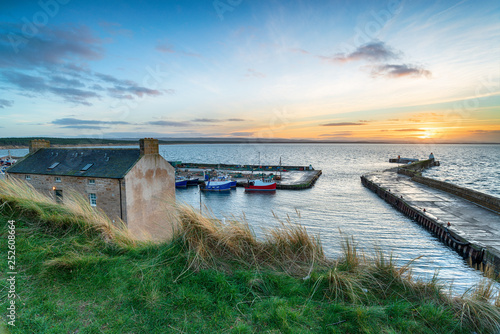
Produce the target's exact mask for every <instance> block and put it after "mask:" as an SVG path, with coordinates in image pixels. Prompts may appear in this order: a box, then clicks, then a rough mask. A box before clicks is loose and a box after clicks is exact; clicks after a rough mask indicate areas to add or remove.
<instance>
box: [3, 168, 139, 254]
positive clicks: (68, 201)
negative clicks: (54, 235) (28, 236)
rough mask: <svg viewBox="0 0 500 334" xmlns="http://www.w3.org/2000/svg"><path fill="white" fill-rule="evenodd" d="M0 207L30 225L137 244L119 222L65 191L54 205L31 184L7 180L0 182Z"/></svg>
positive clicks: (124, 244)
mask: <svg viewBox="0 0 500 334" xmlns="http://www.w3.org/2000/svg"><path fill="white" fill-rule="evenodd" d="M0 206H1V207H2V208H1V209H4V210H5V209H7V208H10V209H11V211H16V212H19V213H21V214H22V215H24V216H26V217H28V218H30V222H31V224H33V225H39V226H44V227H46V228H53V229H60V230H66V229H77V230H79V231H81V232H83V233H88V234H97V235H100V236H102V237H103V238H104V240H106V241H113V242H114V243H115V244H116V245H118V246H121V247H133V246H135V245H136V244H137V241H136V240H135V239H134V238H133V237H132V236H131V235H130V233H129V231H128V230H127V228H126V226H125V224H124V223H123V222H122V221H115V222H114V223H113V222H112V221H111V220H110V219H109V218H108V216H107V215H106V214H105V213H104V212H102V211H100V210H96V209H95V208H93V207H92V206H90V203H89V202H88V200H87V199H86V198H84V197H83V196H82V195H81V194H80V193H78V192H76V191H71V190H68V191H66V192H65V196H64V204H57V203H55V199H54V198H53V197H51V196H50V195H48V194H42V193H40V192H39V191H37V190H36V189H34V188H33V186H31V185H30V184H28V183H26V182H23V181H20V180H17V179H14V178H9V179H7V180H0Z"/></svg>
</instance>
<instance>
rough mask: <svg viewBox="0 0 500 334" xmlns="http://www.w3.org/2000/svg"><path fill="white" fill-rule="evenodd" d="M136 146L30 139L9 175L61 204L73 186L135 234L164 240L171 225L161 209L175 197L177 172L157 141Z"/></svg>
mask: <svg viewBox="0 0 500 334" xmlns="http://www.w3.org/2000/svg"><path fill="white" fill-rule="evenodd" d="M139 144H140V145H139V146H140V148H139V149H129V148H51V147H50V143H49V141H46V140H34V141H32V142H31V143H30V148H29V154H28V155H27V156H26V157H25V158H24V159H22V160H21V161H19V162H18V163H16V164H15V165H14V166H12V167H10V168H9V169H8V170H7V176H8V177H9V178H10V177H12V178H17V179H20V180H24V181H26V182H28V183H30V184H31V185H32V186H33V187H34V188H35V189H37V190H38V191H40V192H42V193H49V194H50V193H51V194H52V195H53V196H54V198H55V199H56V200H57V201H60V202H64V196H65V194H67V193H68V192H69V191H70V190H75V191H77V192H79V193H81V194H83V195H84V196H85V197H86V198H88V201H89V203H90V205H91V206H93V207H96V208H98V209H101V210H102V211H104V213H106V214H107V215H108V217H109V218H110V219H112V220H113V221H115V220H117V219H121V220H123V221H124V222H125V223H126V225H127V226H128V228H129V230H130V231H131V232H132V234H133V235H134V236H136V237H137V238H139V239H146V238H148V237H152V238H153V239H155V240H165V239H168V238H170V237H171V235H172V231H173V228H174V226H173V225H172V224H173V223H172V222H171V221H169V219H168V218H166V215H165V211H163V210H162V208H165V207H167V206H168V204H169V203H170V204H171V203H173V201H175V170H174V168H173V167H172V166H171V165H170V164H169V163H168V162H167V161H166V160H165V159H164V158H163V157H162V156H160V154H159V151H158V140H157V139H152V138H146V139H141V140H140V141H139Z"/></svg>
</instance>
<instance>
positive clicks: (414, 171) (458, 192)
mask: <svg viewBox="0 0 500 334" xmlns="http://www.w3.org/2000/svg"><path fill="white" fill-rule="evenodd" d="M432 166H439V162H438V161H435V160H434V159H429V160H423V161H419V162H415V163H412V164H409V165H405V166H402V167H400V168H398V174H402V175H406V176H410V177H411V180H412V181H415V182H418V183H421V184H425V185H426V186H428V187H431V188H434V189H438V190H441V191H445V192H447V193H449V194H452V195H455V196H458V197H461V198H463V199H466V200H468V201H471V202H472V203H476V204H477V205H480V206H482V207H484V208H487V209H490V210H492V211H495V212H497V213H499V214H500V198H497V197H494V196H490V195H488V194H484V193H481V192H479V191H475V190H472V189H467V188H463V187H460V186H457V185H454V184H453V183H448V182H444V181H439V180H434V179H431V178H428V177H424V176H422V171H423V170H425V169H427V168H430V167H432Z"/></svg>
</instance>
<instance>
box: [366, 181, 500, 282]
mask: <svg viewBox="0 0 500 334" xmlns="http://www.w3.org/2000/svg"><path fill="white" fill-rule="evenodd" d="M361 182H362V184H363V185H364V186H365V187H366V188H368V189H370V190H371V191H373V192H374V193H375V194H377V195H378V196H379V197H380V198H382V199H383V200H385V201H386V202H387V203H389V204H391V205H392V206H393V207H394V208H395V209H397V210H398V211H400V212H402V213H403V214H404V215H406V216H408V217H410V218H411V219H412V220H413V221H415V222H416V223H417V224H419V225H420V226H422V227H423V228H425V229H426V230H428V231H430V232H431V233H433V234H434V235H435V236H436V237H437V238H438V239H439V240H441V241H442V242H443V243H444V244H446V245H448V246H449V247H451V248H453V249H454V250H455V251H456V252H458V253H459V254H460V255H461V256H462V257H463V258H464V259H467V260H468V261H469V263H470V264H471V265H472V266H474V267H476V268H477V267H480V266H481V265H488V266H490V267H491V268H493V269H494V271H495V272H496V273H497V274H498V273H500V254H498V253H497V252H496V251H495V250H493V249H490V248H488V247H485V246H484V245H479V244H474V243H473V242H469V241H468V240H466V239H464V238H462V237H461V236H459V235H457V234H456V233H454V232H453V231H450V230H449V229H448V226H447V224H446V223H444V222H442V221H440V220H438V219H437V217H434V216H432V215H430V214H429V213H426V212H424V211H422V210H421V209H419V208H415V207H413V206H411V205H410V204H408V203H407V202H406V201H405V200H404V199H403V198H401V197H398V196H396V195H394V194H393V193H391V191H390V190H387V189H384V188H382V187H380V186H379V185H377V184H375V183H374V182H372V181H370V180H368V179H367V178H366V177H365V176H361Z"/></svg>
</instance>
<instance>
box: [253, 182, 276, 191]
mask: <svg viewBox="0 0 500 334" xmlns="http://www.w3.org/2000/svg"><path fill="white" fill-rule="evenodd" d="M275 190H276V182H275V181H272V180H249V181H248V183H247V184H246V185H245V191H275Z"/></svg>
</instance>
